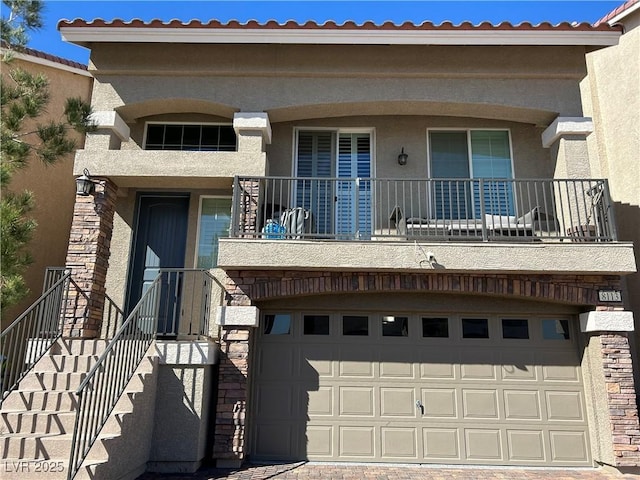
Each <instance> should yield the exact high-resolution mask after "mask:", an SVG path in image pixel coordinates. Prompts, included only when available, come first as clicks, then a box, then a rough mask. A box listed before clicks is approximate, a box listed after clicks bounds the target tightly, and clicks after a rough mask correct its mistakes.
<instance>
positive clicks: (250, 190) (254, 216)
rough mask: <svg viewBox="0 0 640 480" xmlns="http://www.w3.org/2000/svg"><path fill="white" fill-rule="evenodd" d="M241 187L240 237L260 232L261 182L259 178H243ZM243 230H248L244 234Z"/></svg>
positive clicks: (251, 235) (252, 235) (240, 183)
mask: <svg viewBox="0 0 640 480" xmlns="http://www.w3.org/2000/svg"><path fill="white" fill-rule="evenodd" d="M239 188H240V192H239V195H240V205H239V208H240V234H239V235H238V236H239V237H252V238H253V237H254V236H255V235H254V234H256V233H258V230H257V229H258V202H259V199H260V182H259V181H257V180H241V181H240V182H239ZM242 232H247V234H243V233H242Z"/></svg>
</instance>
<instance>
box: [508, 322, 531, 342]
mask: <svg viewBox="0 0 640 480" xmlns="http://www.w3.org/2000/svg"><path fill="white" fill-rule="evenodd" d="M502 338H511V339H527V338H529V322H528V321H527V320H520V319H506V318H505V319H503V320H502Z"/></svg>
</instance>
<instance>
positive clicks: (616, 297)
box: [598, 290, 622, 302]
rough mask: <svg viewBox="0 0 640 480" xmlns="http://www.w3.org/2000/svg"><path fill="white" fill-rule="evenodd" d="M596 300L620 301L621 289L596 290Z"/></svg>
mask: <svg viewBox="0 0 640 480" xmlns="http://www.w3.org/2000/svg"><path fill="white" fill-rule="evenodd" d="M598 300H600V301H601V302H621V301H622V291H621V290H598Z"/></svg>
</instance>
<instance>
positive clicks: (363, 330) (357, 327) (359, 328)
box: [342, 315, 369, 336]
mask: <svg viewBox="0 0 640 480" xmlns="http://www.w3.org/2000/svg"><path fill="white" fill-rule="evenodd" d="M342 334H343V335H357V336H367V335H369V317H360V316H349V315H347V316H344V317H342Z"/></svg>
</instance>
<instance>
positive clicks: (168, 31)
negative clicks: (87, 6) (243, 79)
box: [60, 27, 621, 45]
mask: <svg viewBox="0 0 640 480" xmlns="http://www.w3.org/2000/svg"><path fill="white" fill-rule="evenodd" d="M60 34H61V35H62V38H63V39H64V40H66V41H68V42H72V43H80V44H82V43H89V42H133V43H255V44H263V43H290V44H352V45H616V44H617V43H618V37H619V36H620V35H621V33H620V32H608V31H588V32H585V31H580V30H576V31H557V30H553V31H548V30H543V31H541V30H449V31H447V30H339V29H332V30H329V29H317V30H310V29H265V28H262V29H260V28H257V29H249V28H219V29H207V28H145V27H61V28H60Z"/></svg>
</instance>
